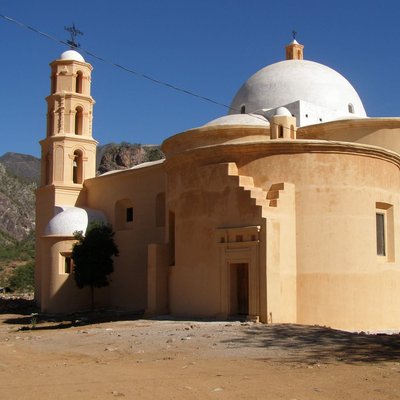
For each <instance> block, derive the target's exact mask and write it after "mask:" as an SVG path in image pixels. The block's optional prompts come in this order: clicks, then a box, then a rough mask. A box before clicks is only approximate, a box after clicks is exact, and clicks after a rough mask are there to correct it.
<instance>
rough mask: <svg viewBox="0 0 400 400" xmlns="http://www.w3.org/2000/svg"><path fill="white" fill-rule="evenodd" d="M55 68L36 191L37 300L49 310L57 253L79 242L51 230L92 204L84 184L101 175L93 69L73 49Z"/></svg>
mask: <svg viewBox="0 0 400 400" xmlns="http://www.w3.org/2000/svg"><path fill="white" fill-rule="evenodd" d="M50 67H51V91H50V95H49V96H48V97H47V98H46V101H47V130H46V135H45V138H44V139H43V140H41V141H40V145H41V150H42V156H41V182H40V186H39V188H38V189H37V191H36V267H35V299H36V301H37V303H38V305H39V306H41V307H42V306H43V307H47V305H48V302H49V298H50V297H51V296H50V293H51V290H53V289H51V288H52V287H53V286H54V285H55V286H54V287H58V286H57V284H54V282H56V281H57V279H58V280H59V279H61V278H60V276H61V275H59V273H58V268H59V267H58V263H59V261H58V260H59V257H60V255H59V250H57V249H58V248H61V247H62V248H65V249H68V251H70V249H71V240H73V237H63V236H60V235H55V236H54V235H48V234H46V226H47V225H48V223H49V221H50V220H51V219H52V218H53V217H54V216H55V215H56V214H57V213H58V212H59V211H60V210H62V209H64V208H65V207H68V206H70V207H71V206H72V207H74V206H75V207H84V206H85V205H86V203H87V201H86V189H85V187H84V182H85V180H86V179H88V178H92V177H94V176H95V174H96V146H97V142H96V140H94V139H93V136H92V119H93V105H94V100H93V98H92V96H91V95H90V80H91V72H92V66H91V65H90V64H88V63H87V62H85V60H84V59H83V57H82V56H81V55H80V54H79V53H78V52H77V51H75V50H67V51H65V52H64V53H62V54H61V56H60V58H59V59H57V60H55V61H53V62H52V63H51V64H50ZM60 246H61V247H60ZM63 246H64V247H63ZM56 250H57V251H56ZM50 282H53V283H52V284H50ZM57 282H58V281H57ZM51 285H53V286H51Z"/></svg>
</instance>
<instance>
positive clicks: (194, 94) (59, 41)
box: [0, 13, 290, 129]
mask: <svg viewBox="0 0 400 400" xmlns="http://www.w3.org/2000/svg"><path fill="white" fill-rule="evenodd" d="M0 17H1V18H3V19H4V20H6V21H9V22H12V23H14V24H16V25H18V26H20V27H22V28H25V29H28V30H30V31H32V32H34V33H37V34H39V35H41V36H44V37H45V38H47V39H50V40H52V41H54V42H56V43H60V44H62V45H65V46H68V47H71V46H70V44H69V43H67V41H65V40H61V39H59V38H57V37H55V36H52V35H50V34H48V33H46V32H43V31H40V30H39V29H37V28H35V27H33V26H31V25H27V24H25V23H23V22H21V21H18V20H16V19H14V18H11V17H9V16H7V15H4V14H1V13H0ZM79 51H81V52H83V53H85V54H87V55H89V56H90V57H93V58H95V59H97V60H99V61H102V62H104V63H106V64H110V65H112V66H114V67H116V68H119V69H121V70H123V71H125V72H128V73H130V74H133V75H136V76H138V77H140V78H143V79H146V80H148V81H151V82H153V83H155V84H157V85H161V86H164V87H167V88H169V89H172V90H175V91H177V92H180V93H183V94H186V95H189V96H192V97H196V98H198V99H200V100H204V101H207V102H209V103H212V104H215V105H218V106H221V107H224V108H226V109H228V110H230V111H235V112H237V113H240V114H246V115H249V116H251V117H253V118H257V119H259V120H261V121H264V122H265V120H266V118H265V117H263V116H261V115H255V114H251V113H242V112H241V110H238V109H235V108H233V107H230V106H228V105H226V104H224V103H221V102H219V101H216V100H213V99H211V98H210V97H206V96H202V95H200V94H198V93H195V92H193V91H191V90H187V89H183V88H181V87H179V86H176V85H173V84H171V83H168V82H165V81H162V80H160V79H157V78H154V77H152V76H149V75H147V74H144V73H142V72H139V71H136V70H134V69H132V68H128V67H125V66H123V65H121V64H117V63H115V62H113V61H111V60H108V59H106V58H103V57H101V56H99V55H97V54H95V53H92V52H91V51H89V50H86V49H84V48H82V47H79ZM270 125H278V124H275V123H273V122H270ZM281 127H282V128H283V129H290V128H289V127H286V126H281Z"/></svg>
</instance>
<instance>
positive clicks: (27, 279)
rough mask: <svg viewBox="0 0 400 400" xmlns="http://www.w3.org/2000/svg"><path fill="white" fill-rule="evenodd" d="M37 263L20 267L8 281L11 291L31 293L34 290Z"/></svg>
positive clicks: (32, 262)
mask: <svg viewBox="0 0 400 400" xmlns="http://www.w3.org/2000/svg"><path fill="white" fill-rule="evenodd" d="M34 273H35V263H34V261H31V262H29V263H27V264H23V265H19V266H18V267H17V268H15V270H14V272H13V273H12V275H11V276H10V278H9V280H8V286H9V287H10V289H11V290H17V291H31V290H33V288H34V285H35V282H34Z"/></svg>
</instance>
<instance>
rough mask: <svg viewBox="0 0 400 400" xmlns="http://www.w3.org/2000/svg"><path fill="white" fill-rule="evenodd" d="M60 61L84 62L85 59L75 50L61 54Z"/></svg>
mask: <svg viewBox="0 0 400 400" xmlns="http://www.w3.org/2000/svg"><path fill="white" fill-rule="evenodd" d="M60 60H74V61H80V62H85V59H84V58H83V57H82V56H81V55H80V54H79V53H78V52H77V51H75V50H67V51H64V53H62V54H61V56H60Z"/></svg>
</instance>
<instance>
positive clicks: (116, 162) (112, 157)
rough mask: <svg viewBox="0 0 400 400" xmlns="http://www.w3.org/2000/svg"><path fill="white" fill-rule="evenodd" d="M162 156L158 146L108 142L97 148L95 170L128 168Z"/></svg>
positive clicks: (100, 171)
mask: <svg viewBox="0 0 400 400" xmlns="http://www.w3.org/2000/svg"><path fill="white" fill-rule="evenodd" d="M161 158H164V154H163V153H162V151H161V150H160V146H156V145H141V144H137V143H134V144H132V143H126V142H123V143H119V144H117V143H109V144H106V145H104V146H99V147H98V148H97V172H98V173H99V174H104V173H105V172H108V171H114V170H117V169H128V168H131V167H133V166H135V165H138V164H141V163H144V162H148V161H156V160H160V159H161Z"/></svg>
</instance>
